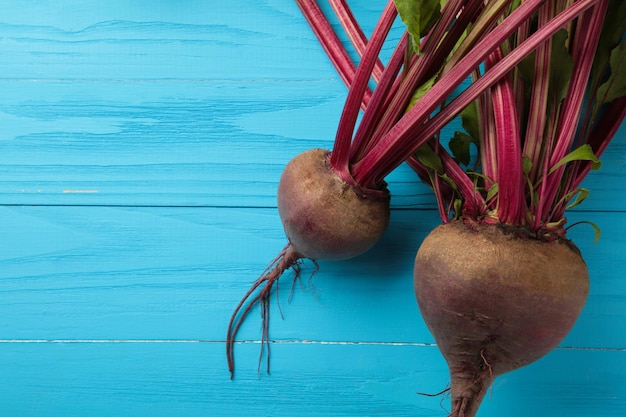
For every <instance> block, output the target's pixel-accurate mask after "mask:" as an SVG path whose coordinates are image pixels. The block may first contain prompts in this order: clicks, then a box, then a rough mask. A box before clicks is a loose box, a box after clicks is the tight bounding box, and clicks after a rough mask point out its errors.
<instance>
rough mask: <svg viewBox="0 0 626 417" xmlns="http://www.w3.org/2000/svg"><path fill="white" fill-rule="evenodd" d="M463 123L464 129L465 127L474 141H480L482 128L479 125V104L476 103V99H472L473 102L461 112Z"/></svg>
mask: <svg viewBox="0 0 626 417" xmlns="http://www.w3.org/2000/svg"><path fill="white" fill-rule="evenodd" d="M461 124H462V126H463V129H465V131H466V132H467V134H468V135H470V137H471V138H472V139H473V141H474V143H479V139H480V128H479V127H478V126H479V125H478V106H477V105H476V101H472V103H471V104H470V105H469V106H467V107H466V108H465V109H463V111H462V112H461Z"/></svg>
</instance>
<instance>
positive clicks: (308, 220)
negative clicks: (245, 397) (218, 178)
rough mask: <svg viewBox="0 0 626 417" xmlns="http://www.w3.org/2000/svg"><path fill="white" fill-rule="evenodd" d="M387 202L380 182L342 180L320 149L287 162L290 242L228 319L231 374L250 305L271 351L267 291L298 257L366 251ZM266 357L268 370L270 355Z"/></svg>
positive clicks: (284, 199)
mask: <svg viewBox="0 0 626 417" xmlns="http://www.w3.org/2000/svg"><path fill="white" fill-rule="evenodd" d="M389 201H390V198H389V193H388V192H387V189H386V187H384V185H383V186H382V187H381V188H380V189H377V190H367V191H364V190H363V189H361V188H359V187H358V186H356V185H353V184H351V183H348V182H346V181H344V180H343V179H341V178H340V177H339V174H338V173H337V171H336V170H334V169H333V168H332V167H331V165H330V152H329V151H326V150H324V149H312V150H309V151H306V152H303V153H301V154H299V155H297V156H296V157H295V158H293V159H292V160H291V161H290V162H289V163H288V164H287V166H286V167H285V169H284V171H283V173H282V175H281V177H280V182H279V185H278V212H279V214H280V218H281V220H282V222H283V226H284V229H285V234H286V236H287V238H288V239H289V243H288V244H287V246H286V247H285V248H284V249H283V250H282V252H281V253H280V254H279V255H278V257H277V258H276V259H275V260H274V261H273V262H272V263H271V264H270V266H269V267H268V269H267V270H266V271H265V272H264V273H263V274H262V275H261V277H259V278H258V279H257V280H256V282H255V283H254V284H253V285H252V287H251V288H250V290H249V291H248V292H247V293H246V294H245V296H244V297H243V298H242V300H241V301H240V302H239V305H238V306H237V308H236V309H235V311H234V313H233V315H232V317H231V320H230V323H229V325H228V332H227V336H226V355H227V359H228V368H229V370H230V372H231V376H232V375H233V374H234V367H235V365H234V353H233V349H234V342H235V335H236V334H237V331H238V330H239V327H240V326H241V324H242V322H243V320H244V319H245V317H246V316H247V314H248V313H249V312H250V310H251V309H252V307H253V306H254V305H255V304H256V303H260V305H261V315H262V321H263V335H262V343H263V344H264V345H265V346H266V347H267V349H269V295H270V293H271V291H272V287H273V286H274V284H275V283H276V281H278V279H279V278H280V277H281V276H282V274H283V273H284V272H285V271H287V270H288V269H290V268H294V270H295V272H296V277H297V275H298V272H299V261H300V260H301V259H312V260H314V261H317V260H339V259H346V258H351V257H354V256H357V255H360V254H362V253H363V252H365V251H367V250H368V249H369V248H371V247H372V246H373V245H374V244H375V243H376V242H377V241H378V239H379V238H380V237H381V236H382V234H383V233H384V231H385V229H386V228H387V224H388V223H389ZM257 290H259V291H258V293H257V294H256V295H254V296H253V294H254V293H255V292H256V291H257ZM246 303H247V304H246ZM267 358H268V368H269V354H268V357H267ZM268 371H269V369H268Z"/></svg>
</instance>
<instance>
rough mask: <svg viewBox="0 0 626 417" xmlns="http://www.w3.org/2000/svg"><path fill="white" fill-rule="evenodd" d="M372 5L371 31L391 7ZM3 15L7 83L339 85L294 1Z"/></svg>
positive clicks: (3, 11)
mask: <svg viewBox="0 0 626 417" xmlns="http://www.w3.org/2000/svg"><path fill="white" fill-rule="evenodd" d="M368 3H369V5H368V6H366V7H356V8H355V12H357V13H358V16H359V19H360V20H361V21H362V22H363V25H364V26H365V28H366V29H367V28H368V27H370V28H371V26H372V25H373V23H374V21H375V20H376V18H377V17H378V15H379V14H380V11H381V10H382V5H383V4H384V2H383V1H380V0H376V1H375V2H368ZM326 7H327V6H326ZM0 16H2V18H0V37H1V38H2V42H1V43H0V52H1V53H2V55H3V56H4V57H5V59H4V60H3V61H2V63H0V78H9V79H185V80H189V79H229V80H232V79H255V80H258V79H265V78H271V79H276V78H280V79H292V80H301V79H306V78H316V79H318V78H329V77H331V78H335V79H336V78H337V77H336V74H335V72H334V70H333V69H332V67H331V66H330V64H329V63H328V60H327V59H326V57H325V55H324V52H323V51H322V50H321V48H319V45H318V43H317V40H316V39H315V37H314V36H313V34H312V33H311V31H310V29H309V28H308V26H307V24H306V22H304V20H303V18H302V16H301V14H300V12H299V10H298V8H297V6H296V4H295V2H290V1H284V0H268V1H260V2H258V1H257V2H251V1H244V0H239V1H231V2H206V1H191V2H188V1H186V2H185V3H179V2H160V3H159V4H158V5H155V4H154V2H153V1H149V0H141V1H136V2H133V4H132V5H129V4H128V2H125V1H122V0H115V1H109V2H106V3H102V2H97V1H94V0H89V1H81V2H78V1H64V2H63V3H62V4H61V5H59V4H58V3H55V2H43V3H30V4H24V5H23V7H21V8H20V10H19V11H18V10H16V9H15V7H14V5H11V4H10V3H4V4H3V5H0ZM400 30H401V28H399V30H397V31H396V32H398V35H395V39H396V40H397V38H398V37H399V33H400ZM390 48H391V47H389V49H390ZM6 57H10V59H6Z"/></svg>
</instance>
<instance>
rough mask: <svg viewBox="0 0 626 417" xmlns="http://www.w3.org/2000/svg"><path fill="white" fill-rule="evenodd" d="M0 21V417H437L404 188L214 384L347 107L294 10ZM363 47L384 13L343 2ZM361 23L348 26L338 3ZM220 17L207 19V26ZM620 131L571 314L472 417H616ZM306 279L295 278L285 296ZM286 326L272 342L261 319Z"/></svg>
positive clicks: (58, 5) (441, 367)
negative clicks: (360, 242)
mask: <svg viewBox="0 0 626 417" xmlns="http://www.w3.org/2000/svg"><path fill="white" fill-rule="evenodd" d="M14 3H15V2H2V3H0V57H1V59H0V242H1V243H0V245H1V246H0V416H2V417H22V416H41V417H52V416H64V417H66V416H90V417H98V416H133V417H136V416H150V417H156V416H190V417H191V416H276V417H278V416H286V417H287V416H289V417H291V416H300V417H305V416H374V415H380V416H423V417H426V416H433V417H434V416H445V415H446V414H447V412H446V409H447V407H448V401H449V399H448V398H447V397H446V396H440V397H429V396H424V395H420V394H419V393H420V392H426V393H434V392H438V391H441V390H442V389H444V388H445V387H446V384H447V383H448V375H447V370H446V366H445V363H444V361H443V359H442V357H441V356H440V354H439V352H438V350H437V347H436V346H435V345H434V343H433V338H432V336H431V335H430V333H429V332H428V330H427V329H426V327H425V325H424V323H423V322H422V319H421V317H420V315H419V312H418V309H417V306H416V303H415V301H414V296H413V291H412V272H411V270H412V261H413V257H414V254H415V252H416V250H417V248H418V246H419V244H420V241H421V240H422V239H423V238H424V236H425V235H426V234H427V233H428V232H429V231H430V230H431V229H432V228H433V227H434V226H435V225H436V224H437V223H438V216H437V212H436V210H435V205H434V200H433V198H432V196H431V194H430V192H429V190H428V189H427V188H426V187H425V186H424V185H422V184H421V183H419V182H418V181H417V179H416V177H415V175H414V174H412V173H411V171H410V170H409V169H408V168H405V167H401V168H400V169H399V170H398V171H397V172H394V173H393V174H392V175H391V176H390V177H389V178H388V180H389V188H390V190H391V192H392V194H393V211H392V219H391V225H390V227H389V230H388V232H387V234H386V235H385V236H384V238H383V239H382V241H381V242H380V243H379V244H378V245H377V246H376V247H375V248H374V249H373V250H372V251H371V252H370V253H369V254H368V255H366V256H362V257H359V258H356V259H353V260H350V261H345V262H339V263H320V270H319V271H318V272H317V273H316V274H315V275H314V276H313V278H312V279H311V280H310V281H309V280H307V279H304V280H303V281H302V283H301V284H296V286H295V289H294V292H293V294H292V296H291V299H290V300H289V288H290V286H291V280H290V277H289V276H288V277H285V278H286V279H284V280H283V283H282V285H281V287H280V289H281V291H280V292H279V295H278V301H280V303H277V302H276V299H274V302H273V306H272V316H273V321H272V324H271V330H270V337H271V350H272V363H271V365H272V367H271V375H267V374H266V373H265V363H263V364H262V366H261V369H260V372H259V371H258V370H257V365H258V358H259V350H260V346H261V345H260V336H261V329H260V317H259V315H258V311H255V312H253V314H252V315H251V316H250V317H249V319H248V320H247V321H246V323H245V324H244V326H243V327H242V329H241V331H240V333H239V336H238V339H239V341H240V342H239V343H238V344H237V345H236V348H235V355H236V360H237V373H236V377H235V379H234V380H232V381H231V380H230V379H229V373H228V370H227V367H226V358H225V342H224V338H225V333H226V325H227V323H228V320H229V318H230V314H231V313H232V311H233V309H234V307H235V306H236V304H237V302H238V301H239V299H240V298H241V297H242V296H243V294H244V293H245V291H246V290H247V289H248V287H249V285H250V284H251V282H252V281H253V280H254V279H255V278H256V277H257V276H258V275H259V274H260V273H261V272H262V270H263V269H264V268H265V266H266V265H267V264H268V262H269V261H270V260H271V259H273V258H274V256H275V255H276V254H277V253H278V252H279V251H280V249H281V248H282V247H283V245H284V244H285V238H284V236H283V232H282V227H281V224H280V221H279V218H278V214H277V211H276V203H275V190H276V185H277V181H278V178H279V175H280V172H281V171H282V168H283V167H284V165H285V164H286V163H287V161H288V160H289V159H290V158H291V157H293V156H294V155H296V154H297V153H298V152H300V151H303V150H305V149H309V148H311V147H325V148H328V147H330V146H331V145H332V140H333V137H334V132H335V129H336V126H337V121H338V117H339V114H340V111H341V108H342V105H343V100H344V99H345V96H346V89H345V87H344V85H343V84H342V82H341V80H340V79H339V78H338V77H337V76H336V73H335V71H334V69H333V68H332V66H331V65H330V64H329V63H328V60H327V59H326V56H325V55H324V53H323V51H322V50H321V48H320V47H319V45H318V43H317V41H316V39H315V38H314V36H313V35H312V33H311V31H310V29H309V27H308V26H307V24H306V23H305V21H304V19H303V18H302V16H301V14H300V12H299V11H298V9H297V7H296V6H295V4H294V3H293V2H292V1H288V0H264V1H253V0H233V1H230V2H227V1H223V2H222V1H220V2H218V1H192V0H185V1H166V0H159V1H152V0H150V1H149V0H137V1H133V2H129V1H126V0H111V1H93V0H89V1H84V0H64V1H60V2H59V1H50V0H48V1H37V2H35V1H26V2H20V4H19V7H18V6H16V5H15V4H14ZM352 3H353V4H354V9H355V13H356V14H357V16H358V17H359V19H360V21H361V22H363V24H364V26H365V27H366V29H368V28H369V29H371V26H372V24H373V22H374V21H375V20H376V18H377V17H378V12H379V11H380V10H381V7H382V4H383V2H382V1H380V0H377V1H367V2H366V1H361V2H358V1H355V2H352ZM357 3H359V4H357ZM218 4H219V5H218ZM625 156H626V129H625V128H622V129H621V131H620V133H619V135H618V137H617V138H616V139H615V141H614V142H613V144H612V145H611V147H610V148H609V150H608V151H607V153H606V154H605V156H604V157H603V167H602V169H601V170H600V171H598V172H594V173H593V174H592V175H591V176H590V177H589V178H588V180H587V181H586V184H585V185H586V186H587V187H589V188H590V189H591V190H592V192H591V196H590V198H589V200H588V201H586V202H585V203H584V204H583V205H582V206H579V208H577V209H576V210H575V211H572V212H571V213H570V214H569V222H570V223H574V222H576V221H579V220H589V221H593V222H595V223H597V224H598V225H599V226H600V227H601V229H602V238H601V239H600V241H599V242H598V243H597V244H594V235H593V230H592V229H591V228H589V227H588V226H584V225H581V226H577V227H574V228H572V229H571V230H570V233H569V235H570V237H571V238H572V239H574V240H575V242H576V243H577V244H578V245H579V247H580V248H581V250H582V252H583V254H584V256H585V259H586V260H587V262H588V266H589V269H590V274H591V279H592V287H591V294H590V297H589V302H588V304H587V306H586V308H585V310H584V312H583V314H582V316H581V318H580V320H579V321H578V323H577V324H576V327H575V328H574V330H573V331H572V333H571V334H570V335H569V337H568V338H567V339H566V340H565V341H564V342H563V344H562V346H561V347H560V348H559V349H557V350H556V351H554V352H552V353H551V354H550V355H548V356H547V357H545V358H544V359H542V360H540V361H538V362H536V363H535V364H532V365H531V366H528V367H527V368H525V369H522V370H520V371H517V372H514V373H511V374H507V375H504V376H502V377H500V378H499V379H498V380H497V381H496V383H495V385H494V386H493V389H492V392H491V394H490V395H488V396H487V398H486V400H485V402H484V404H483V407H482V409H481V412H480V413H479V415H480V416H483V417H489V416H514V417H515V416H529V415H533V416H537V417H540V416H541V417H557V416H568V417H595V416H607V417H608V416H623V415H624V410H625V409H626V382H625V381H626V320H625V317H624V316H625V315H626V272H624V268H625V265H626V181H625V180H624V179H625V174H626V161H625V159H624V158H625ZM313 270H314V266H313V265H312V264H308V263H307V264H305V266H304V270H303V273H304V274H309V273H311V272H312V271H313ZM279 307H280V311H281V312H282V314H283V316H284V319H281V317H280V314H279Z"/></svg>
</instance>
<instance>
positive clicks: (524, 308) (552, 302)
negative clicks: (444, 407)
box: [414, 220, 589, 417]
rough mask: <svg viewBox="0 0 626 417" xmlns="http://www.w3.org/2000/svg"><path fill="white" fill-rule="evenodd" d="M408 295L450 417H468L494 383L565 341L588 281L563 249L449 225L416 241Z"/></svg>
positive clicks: (508, 232)
mask: <svg viewBox="0 0 626 417" xmlns="http://www.w3.org/2000/svg"><path fill="white" fill-rule="evenodd" d="M414 289H415V295H416V298H417V302H418V305H419V308H420V311H421V313H422V316H423V318H424V321H425V322H426V324H427V326H428V328H429V329H430V331H431V333H432V334H433V336H434V338H435V341H436V343H437V345H438V347H439V349H440V350H441V353H442V354H443V356H444V358H445V359H446V362H447V364H448V367H449V370H450V378H451V385H450V395H451V402H452V404H451V409H452V413H451V414H450V416H453V417H473V416H475V415H476V412H477V410H478V407H479V406H480V403H481V401H482V399H483V397H484V395H485V393H486V391H487V389H488V388H489V386H490V385H491V384H492V382H493V381H494V379H495V378H496V377H497V376H499V375H502V374H504V373H506V372H509V371H512V370H515V369H517V368H520V367H523V366H525V365H528V364H529V363H531V362H533V361H536V360H537V359H539V358H541V357H543V356H544V355H546V354H547V353H548V352H550V351H551V350H553V349H554V348H555V347H557V345H558V344H559V343H560V342H561V341H562V340H563V339H564V338H565V336H566V335H567V334H568V333H569V331H570V330H571V328H572V327H573V325H574V323H575V322H576V319H577V318H578V316H579V314H580V313H581V311H582V309H583V307H584V305H585V302H586V299H587V295H588V292H589V276H588V272H587V267H586V265H585V262H584V261H583V258H582V257H581V254H580V252H579V250H578V249H577V248H576V246H575V245H574V244H573V243H572V242H571V241H568V240H564V239H556V240H554V241H551V242H546V241H541V240H537V239H535V238H533V237H529V236H528V235H527V233H525V231H524V230H523V229H520V228H509V227H503V226H500V225H485V224H483V225H479V224H471V225H467V224H465V223H464V222H463V221H460V220H457V221H451V222H450V223H446V224H443V225H440V226H438V227H437V228H435V229H434V230H433V231H432V232H431V233H430V234H429V235H428V236H427V237H426V239H425V240H424V241H423V243H422V245H421V246H420V248H419V251H418V253H417V256H416V258H415V265H414Z"/></svg>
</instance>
